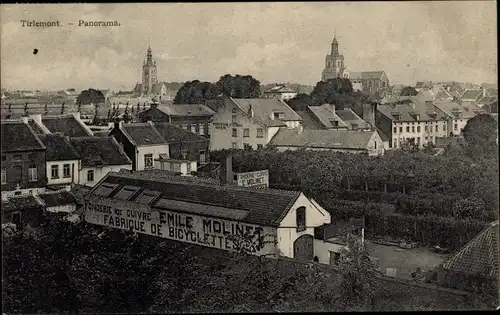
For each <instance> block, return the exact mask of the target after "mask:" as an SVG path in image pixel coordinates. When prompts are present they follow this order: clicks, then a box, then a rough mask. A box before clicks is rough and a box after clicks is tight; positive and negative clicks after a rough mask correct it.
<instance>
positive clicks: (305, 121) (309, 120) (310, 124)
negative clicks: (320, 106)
mask: <svg viewBox="0 0 500 315" xmlns="http://www.w3.org/2000/svg"><path fill="white" fill-rule="evenodd" d="M296 113H297V114H298V115H299V116H300V117H301V118H302V126H303V127H304V128H305V129H312V130H317V129H324V127H323V126H321V125H320V124H318V123H317V122H316V121H315V120H314V118H313V117H312V116H311V115H312V113H309V112H308V111H306V110H297V111H296Z"/></svg>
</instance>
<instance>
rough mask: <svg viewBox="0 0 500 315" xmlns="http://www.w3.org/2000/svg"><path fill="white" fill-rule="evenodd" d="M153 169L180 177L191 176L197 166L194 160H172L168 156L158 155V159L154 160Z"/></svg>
mask: <svg viewBox="0 0 500 315" xmlns="http://www.w3.org/2000/svg"><path fill="white" fill-rule="evenodd" d="M154 164H155V169H158V170H162V171H169V172H172V173H174V174H178V175H182V176H191V175H192V173H193V172H196V170H197V167H198V164H197V163H196V161H195V160H190V159H187V158H186V159H182V160H177V159H172V158H170V157H169V156H168V154H160V156H159V157H158V158H156V159H155V160H154Z"/></svg>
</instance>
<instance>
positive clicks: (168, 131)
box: [154, 123, 208, 143]
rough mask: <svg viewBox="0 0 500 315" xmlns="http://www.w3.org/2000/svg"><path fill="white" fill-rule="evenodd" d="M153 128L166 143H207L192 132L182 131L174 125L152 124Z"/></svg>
mask: <svg viewBox="0 0 500 315" xmlns="http://www.w3.org/2000/svg"><path fill="white" fill-rule="evenodd" d="M154 126H155V128H156V129H157V130H158V131H159V132H160V134H161V135H162V137H163V138H164V139H165V140H167V142H169V143H171V142H181V141H208V140H207V139H206V138H204V137H202V136H200V135H197V134H196V133H194V132H191V131H188V130H184V129H182V128H180V127H178V126H176V125H173V124H169V123H154Z"/></svg>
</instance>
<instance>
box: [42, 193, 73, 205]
mask: <svg viewBox="0 0 500 315" xmlns="http://www.w3.org/2000/svg"><path fill="white" fill-rule="evenodd" d="M38 197H40V199H42V201H43V203H44V204H45V206H46V207H57V206H65V205H69V204H76V197H75V196H74V195H73V194H72V193H71V192H69V191H66V190H64V191H60V192H56V193H45V194H39V195H38Z"/></svg>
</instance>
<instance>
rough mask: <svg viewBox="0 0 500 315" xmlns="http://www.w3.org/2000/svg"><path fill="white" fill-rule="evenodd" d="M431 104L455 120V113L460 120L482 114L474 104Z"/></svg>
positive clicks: (436, 102) (437, 102) (438, 102)
mask: <svg viewBox="0 0 500 315" xmlns="http://www.w3.org/2000/svg"><path fill="white" fill-rule="evenodd" d="M433 104H434V105H435V106H436V107H437V108H439V109H440V110H441V111H443V112H444V113H446V114H447V115H448V116H450V117H452V118H457V115H456V114H455V113H461V117H462V118H464V119H468V118H472V117H474V116H476V115H477V114H479V113H481V112H483V110H481V108H480V107H479V106H477V105H474V104H468V105H463V104H459V103H457V102H443V101H435V102H434V103H433Z"/></svg>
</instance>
